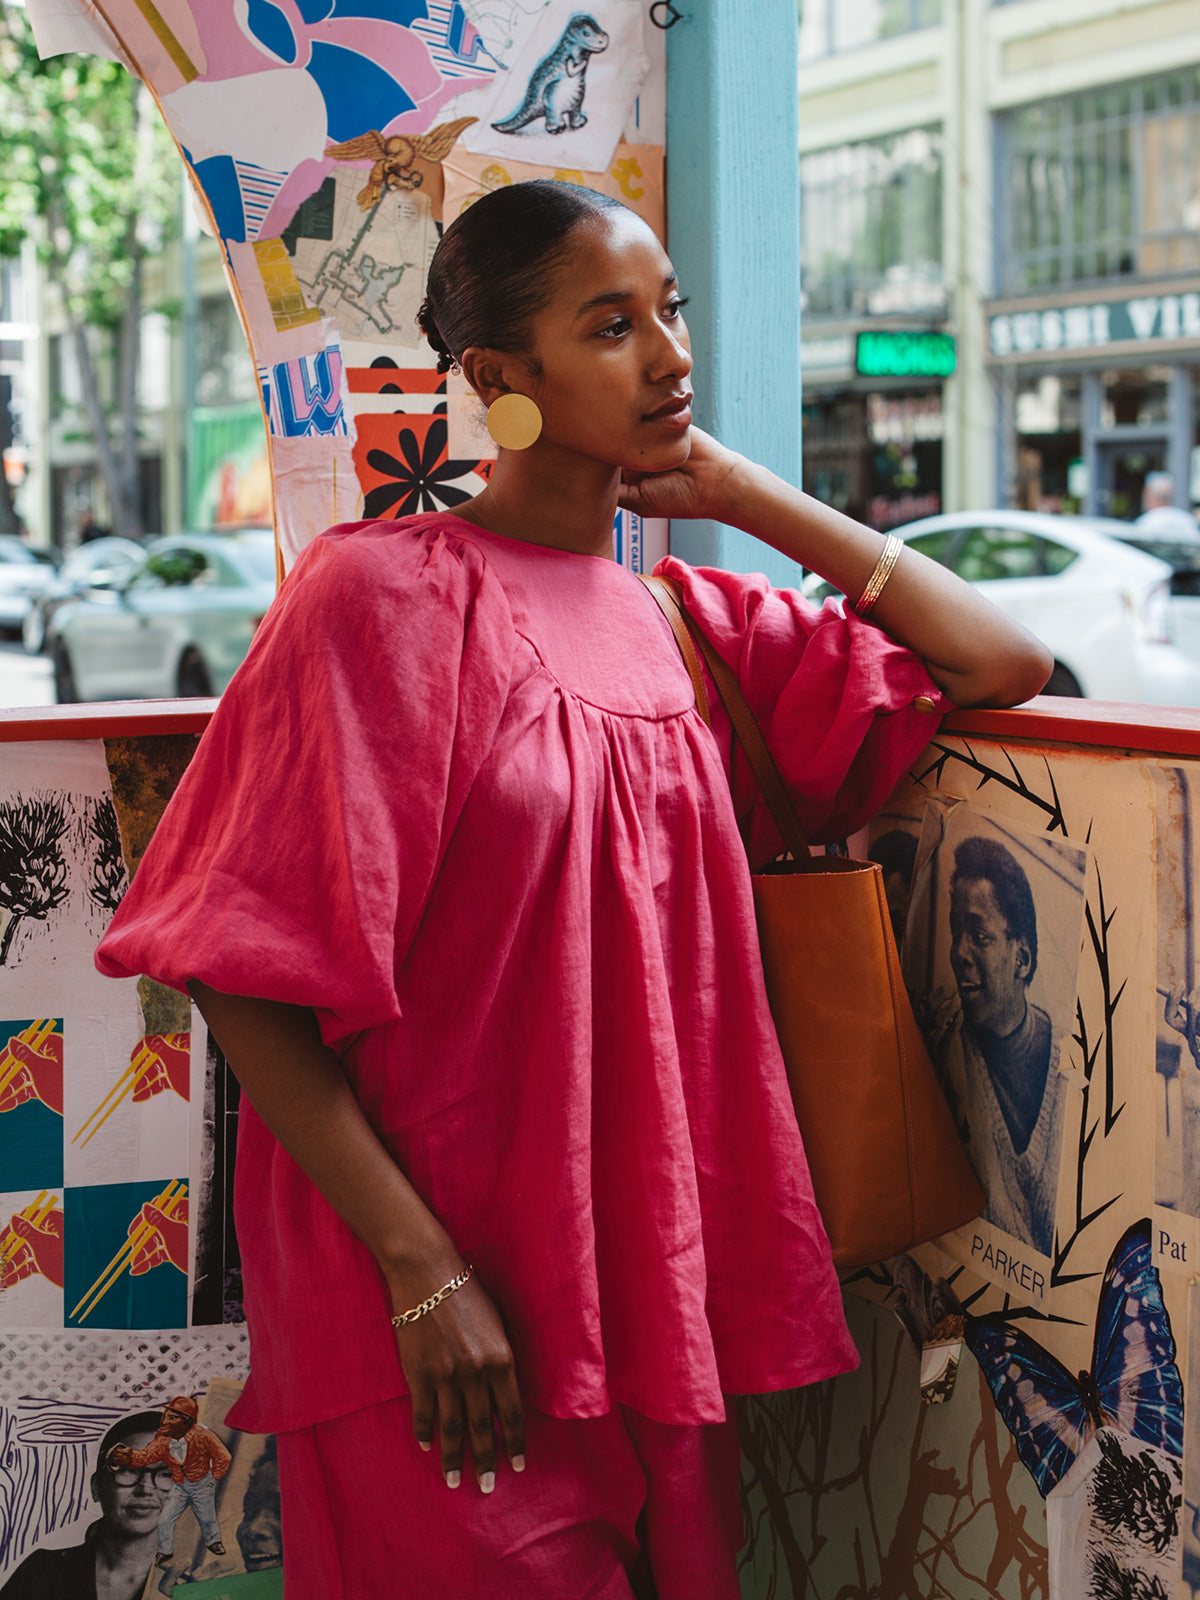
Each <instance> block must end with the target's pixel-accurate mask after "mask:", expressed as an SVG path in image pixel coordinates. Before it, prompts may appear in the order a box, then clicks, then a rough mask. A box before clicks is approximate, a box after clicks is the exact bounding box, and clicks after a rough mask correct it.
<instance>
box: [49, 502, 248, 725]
mask: <svg viewBox="0 0 1200 1600" xmlns="http://www.w3.org/2000/svg"><path fill="white" fill-rule="evenodd" d="M274 597H275V546H274V541H273V540H272V538H271V535H270V534H268V533H262V532H254V533H241V534H203V533H192V534H178V535H174V536H171V537H168V538H165V539H156V540H155V541H154V542H153V543H152V544H150V545H148V546H147V548H146V555H145V560H144V561H143V563H142V564H141V566H139V567H137V568H136V569H135V570H134V573H133V575H132V577H130V578H129V579H128V580H126V581H122V582H118V583H117V584H115V585H114V586H113V587H111V588H107V589H93V590H89V591H88V593H87V594H86V595H82V596H80V597H79V598H77V599H74V600H67V601H65V602H64V604H63V605H61V606H60V607H59V608H58V610H57V611H56V612H55V613H54V615H53V616H52V617H51V619H50V623H49V634H48V639H47V646H48V649H49V651H50V655H51V658H52V660H53V662H54V686H55V693H56V696H57V698H58V701H59V704H63V703H66V702H70V701H73V700H138V699H146V698H170V697H172V696H175V695H181V696H188V695H211V694H220V693H221V692H222V691H223V690H224V689H225V687H226V686H227V684H228V683H229V680H230V678H232V676H233V674H234V673H235V672H236V671H237V669H238V667H239V666H240V665H241V663H242V661H243V659H244V658H245V655H246V651H247V650H248V649H249V648H250V641H251V639H253V637H254V632H255V629H256V628H257V627H258V625H259V623H260V622H261V621H262V619H263V617H264V615H265V614H266V611H267V608H268V606H269V605H270V604H271V601H272V600H273V599H274Z"/></svg>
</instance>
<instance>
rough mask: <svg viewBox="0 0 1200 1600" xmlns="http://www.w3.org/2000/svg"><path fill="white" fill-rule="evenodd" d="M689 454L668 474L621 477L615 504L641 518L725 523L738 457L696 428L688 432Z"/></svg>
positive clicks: (733, 496)
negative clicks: (707, 520) (710, 520)
mask: <svg viewBox="0 0 1200 1600" xmlns="http://www.w3.org/2000/svg"><path fill="white" fill-rule="evenodd" d="M690 438H691V444H692V453H691V455H690V456H688V458H687V460H686V461H685V462H684V463H683V465H682V466H679V467H672V469H671V470H670V472H654V473H637V472H630V471H626V472H625V473H623V474H622V478H621V482H622V489H621V495H620V501H619V504H620V505H621V507H622V508H623V509H624V510H625V511H634V512H636V513H637V514H638V516H641V517H712V518H713V519H714V520H715V521H717V522H723V521H725V520H726V517H727V513H728V512H729V510H730V508H731V506H732V504H733V501H734V499H735V493H734V489H733V481H732V480H733V474H734V470H735V468H736V467H738V465H739V464H741V462H742V459H743V458H742V457H741V456H739V455H737V454H736V453H735V452H734V451H732V450H726V448H725V446H724V445H722V444H718V443H717V441H716V440H715V439H714V438H713V437H712V436H711V435H710V434H707V433H703V432H701V430H700V429H699V428H692V429H691V432H690Z"/></svg>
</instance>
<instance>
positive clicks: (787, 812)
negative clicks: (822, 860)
mask: <svg viewBox="0 0 1200 1600" xmlns="http://www.w3.org/2000/svg"><path fill="white" fill-rule="evenodd" d="M642 582H643V583H644V584H645V585H646V587H647V588H648V589H649V590H650V592H651V593H652V594H653V596H654V598H655V599H656V600H657V601H658V604H659V606H660V607H661V609H662V612H663V614H664V615H665V617H666V619H667V621H668V622H669V623H670V624H671V630H672V632H673V633H674V634H675V637H676V639H677V640H678V641H679V648H680V650H681V651H682V653H683V659H684V662H685V663H686V664H687V668H688V673H689V675H690V676H691V679H692V682H693V684H695V685H696V709H697V710H698V711H699V713H700V715H701V716H702V717H703V718H704V720H705V722H707V723H709V725H710V726H711V719H710V717H709V713H708V696H707V695H706V694H705V693H704V682H703V679H702V678H701V677H700V673H699V663H698V662H696V670H695V671H694V672H693V670H692V664H691V663H692V662H693V661H695V657H696V651H697V650H699V652H700V654H701V655H702V656H703V657H704V663H705V665H706V666H707V668H708V670H709V674H710V675H711V677H712V680H713V682H714V683H715V684H716V686H717V693H718V694H719V695H720V697H721V701H722V703H723V705H724V707H725V710H726V712H727V713H728V715H729V720H730V722H731V723H732V724H733V732H734V736H735V737H736V739H737V741H738V743H739V744H740V745H741V747H742V749H743V751H744V752H745V755H746V760H747V761H748V762H749V763H750V769H751V771H752V772H753V773H754V776H755V778H756V779H757V781H758V786H759V788H760V789H761V790H762V793H763V799H764V800H765V801H766V802H767V806H768V808H769V809H770V812H771V815H772V817H773V818H774V819H775V826H776V827H777V828H778V829H779V836H780V838H781V839H782V840H783V843H784V846H785V848H786V849H787V850H788V852H789V854H790V855H791V856H792V857H793V859H794V860H796V861H799V860H801V859H802V858H803V857H804V856H808V855H811V854H812V851H811V850H810V849H809V845H808V840H807V838H806V837H805V833H804V829H803V828H802V827H801V825H800V818H799V817H798V816H797V815H796V808H795V806H794V805H793V804H792V802H791V800H790V798H789V796H788V792H787V789H786V788H785V787H784V782H783V779H782V778H781V777H780V775H779V768H778V767H777V766H776V765H775V758H774V756H773V755H772V754H771V752H770V750H769V749H768V747H767V741H766V740H765V739H764V738H763V735H762V729H761V728H760V727H759V725H758V722H757V719H756V718H755V715H754V713H753V711H751V709H750V707H749V706H748V705H747V703H746V697H745V695H744V694H743V693H742V690H741V685H740V684H739V683H738V681H737V678H736V677H735V676H734V674H733V672H732V670H731V669H730V668H729V667H728V666H727V665H726V663H725V662H724V661H723V660H722V659H721V657H720V656H719V655H718V654H717V652H716V651H715V650H714V649H713V647H712V644H711V642H710V641H709V639H708V637H707V635H706V634H705V633H704V630H703V629H702V628H701V627H700V626H699V624H698V623H697V622H696V619H695V618H694V617H692V616H691V615H689V613H688V610H687V607H686V606H685V605H684V603H683V591H682V589H681V588H680V586H679V584H677V583H676V582H675V581H674V580H673V579H671V578H658V577H654V578H643V579H642ZM677 624H678V625H677ZM681 629H682V633H683V638H686V639H687V641H688V645H689V646H691V649H690V651H689V649H688V648H687V646H685V645H684V643H683V638H681V637H680V630H681ZM702 696H703V698H702Z"/></svg>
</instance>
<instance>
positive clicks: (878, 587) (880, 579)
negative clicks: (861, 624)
mask: <svg viewBox="0 0 1200 1600" xmlns="http://www.w3.org/2000/svg"><path fill="white" fill-rule="evenodd" d="M903 549H904V540H903V539H897V537H896V535H895V534H894V533H889V534H888V536H887V540H886V541H885V543H884V546H883V554H882V555H881V556H880V558H879V560H878V562H877V563H876V565H875V571H874V572H873V573H872V574H871V576H870V577H869V578H868V579H867V587H866V588H865V589H864V590H863V592H862V593H861V594H860V595H859V597H858V604H857V605H856V606H855V607H854V609H855V611H856V612H857V614H858V615H859V616H860V617H865V616H866V615H867V613H868V612H869V611H870V609H871V607H872V606H873V605H874V604H875V602H876V600H878V599H879V596H880V595H881V594H882V593H883V586H884V584H885V583H886V582H887V581H888V579H889V578H890V577H891V575H892V568H893V567H894V566H895V565H896V563H897V561H899V559H900V552H901V550H903Z"/></svg>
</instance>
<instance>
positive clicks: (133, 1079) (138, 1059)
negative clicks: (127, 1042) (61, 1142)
mask: <svg viewBox="0 0 1200 1600" xmlns="http://www.w3.org/2000/svg"><path fill="white" fill-rule="evenodd" d="M153 1056H154V1052H153V1050H151V1049H150V1048H149V1047H148V1046H147V1045H145V1044H143V1045H142V1048H141V1049H140V1050H139V1051H138V1053H137V1054H136V1055H135V1056H134V1058H133V1060H132V1061H131V1062H130V1063H129V1065H128V1066H127V1067H126V1068H125V1071H124V1072H123V1073H122V1074H121V1076H120V1077H119V1078H118V1079H117V1081H116V1083H115V1084H114V1085H113V1087H112V1088H111V1089H110V1090H109V1091H108V1093H107V1094H106V1095H105V1096H104V1099H103V1100H101V1102H100V1104H99V1105H98V1106H97V1107H96V1109H95V1111H93V1112H92V1114H91V1116H90V1117H88V1119H87V1122H85V1123H84V1124H83V1126H82V1127H81V1128H80V1130H79V1133H77V1134H75V1136H74V1138H72V1140H71V1143H72V1144H74V1143H75V1141H76V1140H77V1139H78V1138H79V1134H81V1133H82V1132H83V1129H84V1128H86V1127H87V1125H88V1122H94V1121H95V1119H96V1118H97V1117H100V1121H99V1122H97V1123H96V1126H95V1127H94V1128H93V1129H92V1132H91V1133H89V1134H88V1136H87V1139H85V1140H84V1141H83V1143H84V1144H86V1143H87V1142H88V1139H90V1138H91V1137H92V1134H94V1133H99V1132H100V1129H101V1128H102V1127H103V1126H104V1124H105V1123H106V1122H107V1121H108V1119H109V1117H111V1116H112V1114H113V1112H114V1111H115V1110H116V1109H117V1107H118V1106H119V1105H120V1104H121V1101H122V1100H124V1098H125V1096H126V1095H127V1094H129V1093H130V1091H131V1090H132V1089H133V1087H134V1085H135V1084H136V1083H137V1080H138V1078H139V1077H140V1076H141V1073H142V1069H143V1068H144V1067H145V1065H146V1063H147V1062H148V1061H150V1060H152V1059H153ZM114 1095H115V1096H116V1099H115V1100H113V1096H114ZM110 1100H112V1105H110V1106H108V1102H109V1101H110ZM105 1106H108V1110H107V1111H104V1108H105ZM102 1111H104V1115H103V1116H102V1117H101V1116H100V1113H101V1112H102ZM82 1148H83V1145H81V1146H80V1149H82Z"/></svg>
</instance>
